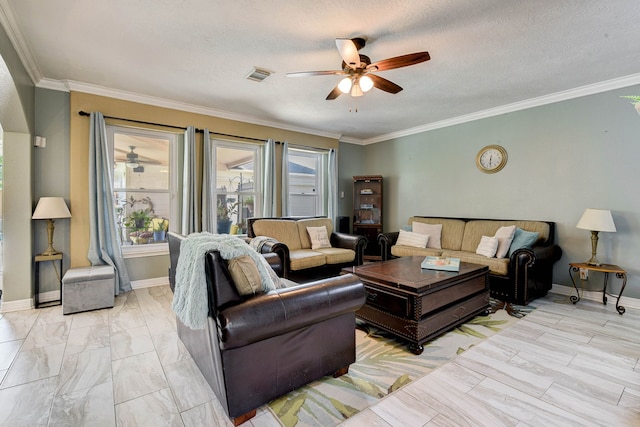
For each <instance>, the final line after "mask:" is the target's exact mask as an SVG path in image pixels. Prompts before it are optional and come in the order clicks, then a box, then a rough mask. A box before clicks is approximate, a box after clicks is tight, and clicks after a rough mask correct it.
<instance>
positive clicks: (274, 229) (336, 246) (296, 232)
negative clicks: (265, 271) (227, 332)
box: [247, 217, 367, 282]
mask: <svg viewBox="0 0 640 427" xmlns="http://www.w3.org/2000/svg"><path fill="white" fill-rule="evenodd" d="M247 227H248V230H247V235H248V237H249V239H255V238H265V237H269V238H270V239H267V240H266V241H265V242H263V244H262V245H261V247H260V248H259V251H260V252H261V253H263V254H266V253H276V254H278V256H279V257H280V259H281V261H282V265H283V267H284V277H286V278H289V279H291V280H295V281H300V282H304V281H308V280H313V279H317V278H322V277H331V276H335V275H337V274H340V270H341V269H342V268H343V267H351V266H354V265H361V264H362V262H363V258H364V249H365V247H366V246H367V239H366V238H365V237H363V236H357V235H353V234H346V233H338V232H335V231H334V230H333V222H332V221H331V219H329V218H327V217H280V218H249V219H248V220H247ZM323 227H324V229H325V230H326V239H324V245H320V246H324V247H315V245H314V244H313V242H312V239H311V238H310V234H309V233H312V234H313V232H312V231H311V230H315V231H316V232H317V231H318V230H319V229H322V228H323ZM322 241H323V239H322V238H321V239H320V242H322Z"/></svg>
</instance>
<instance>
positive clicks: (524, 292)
mask: <svg viewBox="0 0 640 427" xmlns="http://www.w3.org/2000/svg"><path fill="white" fill-rule="evenodd" d="M416 223H417V225H416ZM407 224H408V225H407V226H405V227H403V228H406V230H400V231H397V232H391V233H381V234H379V235H378V243H379V244H380V247H381V252H382V253H381V255H382V259H383V260H386V259H391V258H393V257H400V256H410V255H420V256H425V257H426V256H437V257H452V258H460V260H461V261H463V262H470V263H474V264H481V265H486V266H488V267H489V289H490V291H491V297H493V298H495V299H498V300H502V301H505V302H510V303H516V304H522V305H526V304H528V303H529V302H530V301H531V300H533V299H535V298H538V297H541V296H544V295H546V294H547V291H548V290H549V289H551V285H552V273H553V264H554V263H555V262H556V261H558V260H559V259H560V257H561V255H562V250H561V249H560V247H559V246H558V245H556V244H555V243H554V237H555V223H553V222H549V221H528V220H493V219H471V218H449V217H427V216H413V217H411V218H409V221H408V223H407ZM440 225H441V231H440V233H439V234H438V231H437V229H438V228H439V226H440ZM513 226H515V228H514V227H513ZM501 227H504V228H501ZM507 227H510V228H507ZM416 228H417V229H419V230H418V231H422V232H423V233H422V234H424V233H425V229H426V231H427V233H426V234H429V233H428V231H431V233H432V234H433V235H432V236H430V237H429V239H428V240H427V243H426V245H427V247H424V245H423V247H416V246H418V245H421V242H418V243H415V244H416V246H411V245H407V244H400V245H399V244H397V242H398V238H399V237H400V234H401V233H402V234H403V236H402V237H403V239H401V240H402V242H401V243H412V242H411V239H410V238H409V239H407V238H404V237H405V236H408V234H407V232H410V233H415V231H416ZM511 228H514V231H515V237H513V238H512V239H513V240H509V239H504V238H500V239H496V240H498V241H499V244H500V247H499V248H498V249H502V252H504V257H498V258H496V257H495V255H494V256H487V254H484V255H482V254H479V253H476V252H477V251H479V252H484V251H485V249H486V248H485V246H484V244H485V243H487V242H491V243H495V240H493V237H496V233H497V232H499V230H500V232H499V233H503V232H504V231H508V230H510V229H511ZM409 229H410V230H411V231H409ZM535 233H537V235H536V234H535ZM483 236H485V238H483ZM410 237H418V240H419V236H410ZM498 237H501V236H498ZM507 237H508V236H507ZM432 239H433V240H432ZM527 239H528V240H529V241H528V242H526V241H525V240H527ZM430 241H431V243H430ZM481 242H482V243H483V245H481ZM521 243H524V244H521ZM505 245H507V246H505ZM479 247H480V248H479ZM498 255H500V254H498Z"/></svg>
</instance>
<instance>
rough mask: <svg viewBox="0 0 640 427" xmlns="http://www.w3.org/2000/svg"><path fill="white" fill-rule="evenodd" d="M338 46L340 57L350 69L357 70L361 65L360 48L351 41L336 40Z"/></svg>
mask: <svg viewBox="0 0 640 427" xmlns="http://www.w3.org/2000/svg"><path fill="white" fill-rule="evenodd" d="M336 46H337V47H338V51H339V52H340V56H341V57H342V60H343V61H344V63H345V64H347V65H348V66H349V68H351V69H353V70H355V69H356V68H358V66H359V65H360V54H359V53H358V47H357V46H356V44H355V43H354V42H353V40H351V39H336Z"/></svg>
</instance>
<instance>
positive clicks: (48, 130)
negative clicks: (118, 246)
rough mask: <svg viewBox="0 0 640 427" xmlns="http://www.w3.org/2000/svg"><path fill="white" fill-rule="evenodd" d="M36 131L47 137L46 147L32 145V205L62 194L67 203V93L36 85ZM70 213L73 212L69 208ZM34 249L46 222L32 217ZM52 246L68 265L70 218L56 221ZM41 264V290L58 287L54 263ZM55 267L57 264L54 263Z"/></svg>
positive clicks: (39, 246) (39, 248)
mask: <svg viewBox="0 0 640 427" xmlns="http://www.w3.org/2000/svg"><path fill="white" fill-rule="evenodd" d="M35 96H36V104H35V106H36V110H35V112H36V114H35V119H36V120H35V135H38V136H42V137H44V138H46V139H47V145H46V147H38V148H36V147H32V148H31V150H32V152H33V169H34V179H33V207H34V209H35V206H36V204H37V203H38V200H39V199H40V197H50V196H52V197H62V198H64V200H65V201H66V202H67V206H69V93H67V92H60V91H55V90H47V89H36V93H35ZM71 215H73V212H71ZM33 240H34V243H33V253H34V254H39V253H41V252H43V251H44V250H45V249H47V222H46V221H33ZM53 247H54V248H55V249H57V250H59V251H60V252H62V253H63V254H64V255H65V258H64V259H63V266H62V267H63V268H62V269H63V271H67V270H68V269H69V266H70V264H71V263H70V258H69V256H68V254H69V220H68V219H59V220H56V222H55V231H54V234H53ZM41 264H42V265H41V266H40V292H47V291H53V290H57V289H58V288H59V287H60V286H59V281H58V274H59V272H57V271H56V270H55V269H54V268H53V263H51V262H45V263H41ZM56 268H57V267H56Z"/></svg>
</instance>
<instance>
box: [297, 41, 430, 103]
mask: <svg viewBox="0 0 640 427" xmlns="http://www.w3.org/2000/svg"><path fill="white" fill-rule="evenodd" d="M365 44H366V41H365V39H363V38H360V37H357V38H353V39H345V38H338V39H336V46H337V47H338V51H339V52H340V56H342V69H341V70H328V71H302V72H298V73H288V74H287V77H306V76H326V75H344V76H346V77H345V78H343V79H342V80H341V81H340V83H338V85H337V86H336V87H334V88H333V90H332V91H331V92H329V95H327V98H326V99H327V100H332V99H336V98H337V97H338V96H340V95H341V94H343V93H350V94H351V96H362V95H363V94H364V92H367V91H369V90H371V88H374V87H376V88H378V89H380V90H383V91H385V92H389V93H392V94H393V93H398V92H400V91H401V90H402V88H401V87H400V86H398V85H397V84H395V83H393V82H391V81H389V80H387V79H385V78H383V77H380V76H378V75H377V74H373V73H374V72H376V71H386V70H393V69H394V68H400V67H406V66H408V65H415V64H419V63H421V62H425V61H428V60H429V59H431V57H430V56H429V52H416V53H409V54H407V55H401V56H396V57H393V58H388V59H383V60H381V61H377V62H374V63H371V59H369V57H368V56H366V55H362V54H360V53H358V52H359V50H360V49H362V48H363V47H364V46H365Z"/></svg>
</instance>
